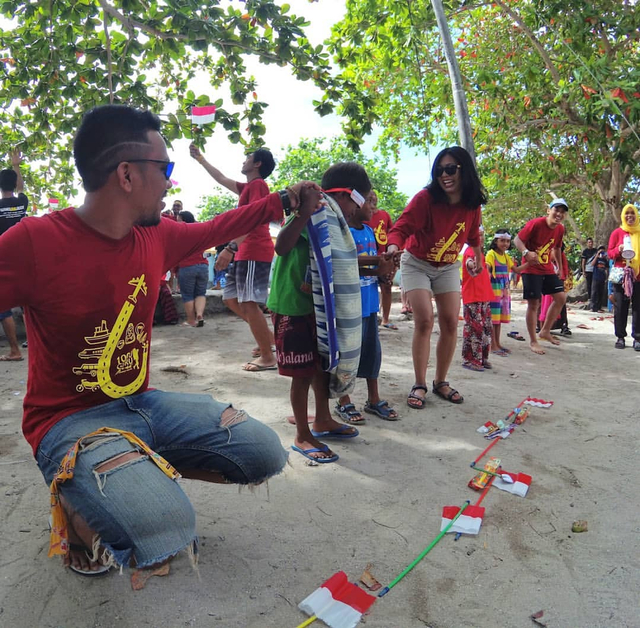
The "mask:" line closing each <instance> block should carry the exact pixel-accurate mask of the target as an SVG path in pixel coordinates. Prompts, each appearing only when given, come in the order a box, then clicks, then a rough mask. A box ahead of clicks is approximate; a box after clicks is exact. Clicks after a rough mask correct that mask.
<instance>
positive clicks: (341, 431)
mask: <svg viewBox="0 0 640 628" xmlns="http://www.w3.org/2000/svg"><path fill="white" fill-rule="evenodd" d="M351 427H353V426H351V425H341V426H340V427H336V429H335V430H327V431H326V432H316V431H314V430H311V434H313V436H314V437H315V438H355V437H356V436H358V434H360V432H358V430H357V429H356V428H355V427H354V428H353V429H354V430H356V431H355V432H353V434H345V432H346V431H347V430H349V429H351Z"/></svg>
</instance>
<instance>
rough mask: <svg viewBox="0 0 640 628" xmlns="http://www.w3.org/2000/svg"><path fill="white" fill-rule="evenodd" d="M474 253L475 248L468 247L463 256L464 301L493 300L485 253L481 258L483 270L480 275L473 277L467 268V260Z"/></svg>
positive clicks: (482, 301)
mask: <svg viewBox="0 0 640 628" xmlns="http://www.w3.org/2000/svg"><path fill="white" fill-rule="evenodd" d="M472 255H474V252H473V249H472V248H471V247H467V249H466V250H465V252H464V254H463V256H462V302H463V303H465V304H466V303H485V302H489V301H493V290H492V288H491V279H490V278H489V272H488V271H487V267H486V266H485V261H484V255H482V259H481V260H480V264H481V268H482V270H481V271H480V273H479V274H478V275H476V276H475V277H472V276H471V274H470V273H469V271H468V270H467V260H468V259H469V258H470V257H471V256H472ZM476 262H478V260H476Z"/></svg>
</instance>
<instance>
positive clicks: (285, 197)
mask: <svg viewBox="0 0 640 628" xmlns="http://www.w3.org/2000/svg"><path fill="white" fill-rule="evenodd" d="M278 194H279V195H280V202H281V203H282V209H283V210H284V215H285V216H290V215H291V199H290V198H289V192H287V191H286V190H278Z"/></svg>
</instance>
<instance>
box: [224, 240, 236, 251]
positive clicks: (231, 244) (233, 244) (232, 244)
mask: <svg viewBox="0 0 640 628" xmlns="http://www.w3.org/2000/svg"><path fill="white" fill-rule="evenodd" d="M225 248H227V249H228V250H229V251H231V252H232V253H234V254H235V253H237V252H238V243H237V242H229V244H227V246H226V247H225Z"/></svg>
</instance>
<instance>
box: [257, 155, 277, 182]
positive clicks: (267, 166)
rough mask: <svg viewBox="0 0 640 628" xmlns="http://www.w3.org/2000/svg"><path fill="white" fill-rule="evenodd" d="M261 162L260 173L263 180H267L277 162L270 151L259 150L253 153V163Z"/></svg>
mask: <svg viewBox="0 0 640 628" xmlns="http://www.w3.org/2000/svg"><path fill="white" fill-rule="evenodd" d="M256 162H260V168H259V169H258V172H259V173H260V176H261V177H262V178H263V179H266V178H267V177H268V176H269V175H270V174H271V173H272V172H273V169H274V168H275V167H276V162H275V160H274V158H273V155H272V154H271V151H270V150H267V149H266V148H259V149H258V150H256V151H253V163H256Z"/></svg>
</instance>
